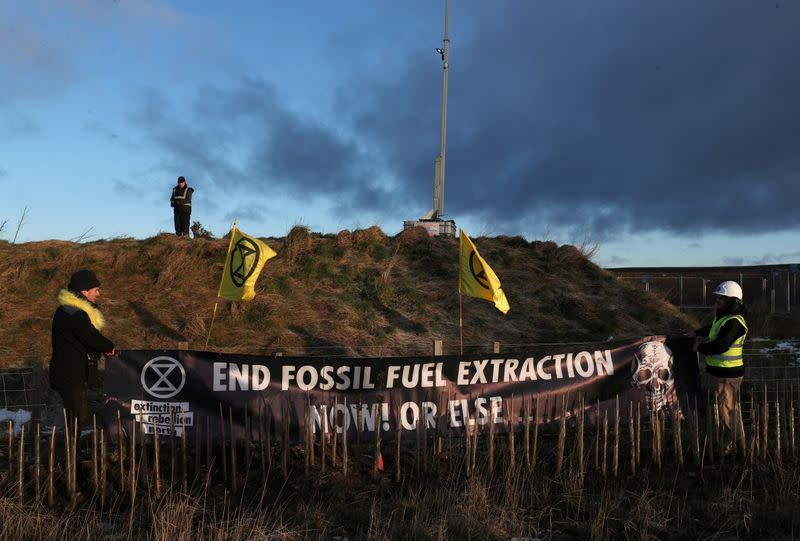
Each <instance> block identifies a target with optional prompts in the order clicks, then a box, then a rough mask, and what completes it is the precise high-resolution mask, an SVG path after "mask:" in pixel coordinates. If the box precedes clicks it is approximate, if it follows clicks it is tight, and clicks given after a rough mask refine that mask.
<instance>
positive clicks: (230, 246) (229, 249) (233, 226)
mask: <svg viewBox="0 0 800 541" xmlns="http://www.w3.org/2000/svg"><path fill="white" fill-rule="evenodd" d="M234 229H236V218H234V219H233V225H232V226H231V232H230V237H231V238H230V239H229V240H228V252H227V253H226V254H225V261H226V262H227V261H228V258H229V257H230V255H231V248H232V247H233V230H234ZM226 267H227V265H226V266H225V267H223V268H222V273H223V275H222V276H220V278H219V287H218V288H217V300H216V301H214V313H213V314H212V315H211V325H209V326H208V334H207V335H206V345H205V347H206V348H207V347H208V341H209V340H210V339H211V329H213V328H214V320H215V319H217V306H218V305H219V291H220V289H222V281H223V280H224V278H225V268H226Z"/></svg>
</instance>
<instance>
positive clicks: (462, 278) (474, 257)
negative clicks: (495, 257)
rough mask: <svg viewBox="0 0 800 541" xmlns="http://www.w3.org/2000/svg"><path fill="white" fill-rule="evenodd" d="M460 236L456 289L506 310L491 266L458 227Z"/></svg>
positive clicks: (504, 311)
mask: <svg viewBox="0 0 800 541" xmlns="http://www.w3.org/2000/svg"><path fill="white" fill-rule="evenodd" d="M459 237H460V238H461V271H460V272H459V278H458V290H459V291H460V292H461V293H462V294H463V295H469V296H470V297H478V298H480V299H486V300H487V301H492V302H494V306H495V308H497V309H498V310H500V311H501V312H503V313H504V314H505V313H507V312H508V309H509V306H508V301H507V300H506V294H505V293H503V289H502V288H501V287H500V280H499V279H498V278H497V275H496V274H495V273H494V271H493V270H492V268H491V267H490V266H489V265H488V264H487V263H486V261H484V259H483V258H482V257H481V254H479V253H478V249H477V248H475V245H474V244H473V243H472V240H470V238H469V237H468V236H467V234H466V233H464V230H463V229H459Z"/></svg>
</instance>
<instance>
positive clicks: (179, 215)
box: [174, 205, 192, 237]
mask: <svg viewBox="0 0 800 541" xmlns="http://www.w3.org/2000/svg"><path fill="white" fill-rule="evenodd" d="M174 210H175V234H176V235H179V236H185V237H188V236H189V218H190V217H191V215H192V207H187V206H184V205H180V206H177V207H175V209H174Z"/></svg>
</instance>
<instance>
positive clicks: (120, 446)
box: [117, 410, 126, 492]
mask: <svg viewBox="0 0 800 541" xmlns="http://www.w3.org/2000/svg"><path fill="white" fill-rule="evenodd" d="M117 454H118V455H119V462H118V464H117V466H118V467H119V490H120V492H122V491H124V490H125V482H126V479H125V442H124V435H123V431H122V417H121V415H120V410H117Z"/></svg>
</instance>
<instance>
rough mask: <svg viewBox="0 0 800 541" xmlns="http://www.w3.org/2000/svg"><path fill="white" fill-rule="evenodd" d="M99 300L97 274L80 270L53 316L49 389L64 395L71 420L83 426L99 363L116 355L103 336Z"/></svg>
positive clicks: (111, 343)
mask: <svg viewBox="0 0 800 541" xmlns="http://www.w3.org/2000/svg"><path fill="white" fill-rule="evenodd" d="M99 297H100V281H99V280H98V279H97V276H96V275H95V273H94V272H92V271H90V270H79V271H77V272H76V273H74V274H73V275H72V277H71V278H70V280H69V285H68V286H67V289H62V290H61V291H60V292H59V294H58V304H59V306H58V308H57V309H56V312H55V314H53V328H52V340H53V355H52V357H51V358H50V386H51V387H52V388H53V389H55V390H56V391H57V392H58V394H59V395H61V399H62V400H63V401H64V408H65V409H66V410H67V414H68V415H69V418H70V419H73V418H75V417H77V418H78V422H79V423H81V424H86V422H87V421H88V420H89V402H88V398H87V391H88V388H89V382H90V379H91V376H92V375H93V372H94V371H95V370H96V369H97V361H98V360H99V358H100V355H103V354H105V355H106V356H113V355H114V354H115V353H116V352H115V350H114V343H113V342H112V341H111V340H109V339H108V338H106V337H105V336H103V335H102V334H101V333H100V330H101V329H102V328H103V326H104V325H105V320H104V318H103V314H102V313H100V310H99V309H98V307H97V304H96V302H97V299H98V298H99Z"/></svg>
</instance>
